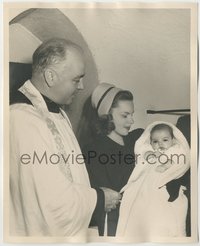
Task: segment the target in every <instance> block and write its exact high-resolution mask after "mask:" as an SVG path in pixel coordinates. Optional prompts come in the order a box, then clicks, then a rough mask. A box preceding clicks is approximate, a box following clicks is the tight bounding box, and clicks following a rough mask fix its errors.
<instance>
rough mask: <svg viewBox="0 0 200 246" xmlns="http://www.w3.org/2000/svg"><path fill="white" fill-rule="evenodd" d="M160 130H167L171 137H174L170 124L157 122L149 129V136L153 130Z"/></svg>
mask: <svg viewBox="0 0 200 246" xmlns="http://www.w3.org/2000/svg"><path fill="white" fill-rule="evenodd" d="M160 130H167V131H169V133H170V135H171V137H172V138H174V134H173V129H172V128H171V126H169V125H167V124H157V125H155V126H154V127H153V128H152V129H151V131H150V136H152V134H153V133H154V132H155V131H160Z"/></svg>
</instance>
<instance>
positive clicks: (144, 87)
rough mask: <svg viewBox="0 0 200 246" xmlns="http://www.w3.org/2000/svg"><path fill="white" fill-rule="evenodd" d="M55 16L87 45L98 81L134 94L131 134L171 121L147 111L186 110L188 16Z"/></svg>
mask: <svg viewBox="0 0 200 246" xmlns="http://www.w3.org/2000/svg"><path fill="white" fill-rule="evenodd" d="M60 10H61V11H62V12H63V13H64V14H65V15H66V16H67V17H68V18H69V19H70V20H71V21H72V22H73V23H74V24H75V25H76V27H77V28H78V30H79V31H80V33H81V34H82V35H83V37H84V39H85V40H86V42H87V44H88V45H89V48H90V50H91V52H92V54H93V57H94V60H95V63H96V65H97V69H98V75H99V80H100V81H101V82H111V83H114V84H116V86H119V87H121V88H124V89H130V90H131V91H132V92H133V93H134V98H135V124H134V127H135V128H137V127H145V126H146V125H147V124H148V123H150V122H151V121H154V120H166V121H171V122H172V123H175V122H176V120H177V116H171V115H147V114H146V110H147V109H151V110H164V109H176V108H180V109H184V108H190V71H189V70H190V59H189V57H190V50H189V45H190V39H189V27H190V13H189V10H187V9H185V10H184V9H171V10H170V9H169V10H167V9H166V10H164V9H163V10H162V9H157V10H150V9H149V10H147V9H142V10H139V9H115V10H113V9H112V10H111V9H109V10H108V9H99V10H94V9H60ZM11 15H12V16H13V15H14V13H11Z"/></svg>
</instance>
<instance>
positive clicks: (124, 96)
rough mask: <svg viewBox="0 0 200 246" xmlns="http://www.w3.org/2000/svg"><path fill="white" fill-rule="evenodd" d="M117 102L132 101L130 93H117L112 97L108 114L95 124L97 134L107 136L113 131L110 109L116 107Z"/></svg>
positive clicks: (99, 118)
mask: <svg viewBox="0 0 200 246" xmlns="http://www.w3.org/2000/svg"><path fill="white" fill-rule="evenodd" d="M119 101H133V94H132V93H131V92H130V91H126V90H123V91H119V92H118V93H117V94H116V96H115V97H114V100H113V103H112V105H111V108H110V111H109V114H107V115H103V116H101V117H98V120H97V122H96V131H97V134H102V135H108V134H109V133H111V132H112V131H113V130H114V129H115V125H114V123H113V117H112V109H113V108H116V107H118V103H119Z"/></svg>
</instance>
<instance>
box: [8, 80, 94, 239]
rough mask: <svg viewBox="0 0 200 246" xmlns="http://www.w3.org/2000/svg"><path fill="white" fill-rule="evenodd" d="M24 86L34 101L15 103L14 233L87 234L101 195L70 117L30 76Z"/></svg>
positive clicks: (12, 150)
mask: <svg viewBox="0 0 200 246" xmlns="http://www.w3.org/2000/svg"><path fill="white" fill-rule="evenodd" d="M20 90H21V92H22V93H23V94H25V95H26V96H27V97H28V98H29V100H30V101H31V102H32V104H33V105H34V106H33V105H28V104H25V103H18V104H14V105H12V106H11V107H10V210H9V211H10V235H11V236H83V237H85V236H86V235H87V230H88V225H89V222H90V219H91V216H92V213H93V211H94V209H95V206H96V201H97V195H96V191H95V190H94V189H92V188H90V184H89V179H88V174H87V171H86V168H85V164H84V161H83V160H81V150H80V148H79V144H78V142H77V140H76V137H75V135H74V133H73V130H72V127H71V124H70V122H69V119H68V118H67V116H66V114H65V112H64V111H63V110H61V111H60V113H51V112H49V111H48V109H47V106H46V103H45V101H44V99H43V97H42V96H41V94H40V93H39V92H38V91H37V89H36V88H35V87H34V86H33V85H32V83H31V82H30V81H27V82H26V83H25V84H24V85H23V86H22V87H21V88H20ZM77 156H78V158H79V159H78V160H77V159H76V158H77ZM67 158H68V159H67ZM79 163H81V164H79Z"/></svg>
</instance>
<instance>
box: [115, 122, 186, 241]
mask: <svg viewBox="0 0 200 246" xmlns="http://www.w3.org/2000/svg"><path fill="white" fill-rule="evenodd" d="M159 123H164V124H167V125H169V126H170V127H172V129H173V134H174V137H175V140H174V141H175V144H174V146H173V147H170V149H169V150H168V151H167V156H169V155H170V154H171V155H172V156H171V157H172V160H173V164H172V165H171V167H169V169H167V170H165V171H164V172H162V173H160V172H158V171H156V167H157V166H158V165H162V164H161V163H159V162H155V163H154V164H149V163H147V162H146V160H145V159H144V153H146V151H151V150H152V147H151V145H150V131H151V129H152V127H153V126H155V125H156V124H159ZM135 154H136V167H135V169H134V170H133V172H132V174H131V176H130V178H129V181H128V183H127V185H126V186H125V187H124V188H123V189H122V192H123V191H124V195H123V198H122V202H121V206H120V214H119V222H118V227H117V236H121V237H131V238H134V239H135V240H138V241H149V240H156V238H158V237H182V236H185V233H186V232H185V225H186V214H187V206H188V201H187V198H186V196H185V195H184V193H183V191H184V189H185V187H183V186H181V188H180V191H179V196H178V198H177V199H176V200H175V201H173V202H169V201H168V199H169V194H168V192H167V190H166V184H167V183H168V182H170V181H171V180H173V179H177V178H179V177H181V176H183V175H184V174H185V172H186V171H187V170H188V168H189V159H190V155H189V146H188V144H187V141H186V139H185V138H184V136H183V134H182V133H181V132H180V131H179V130H178V129H177V128H176V127H175V126H174V125H172V124H170V123H167V122H154V123H153V124H151V125H150V126H148V127H147V129H146V130H145V131H144V133H143V134H142V136H141V137H140V138H139V139H138V141H137V142H136V144H135ZM174 154H177V155H178V156H179V157H180V158H179V161H178V162H176V160H178V159H176V158H177V156H175V155H174Z"/></svg>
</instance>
